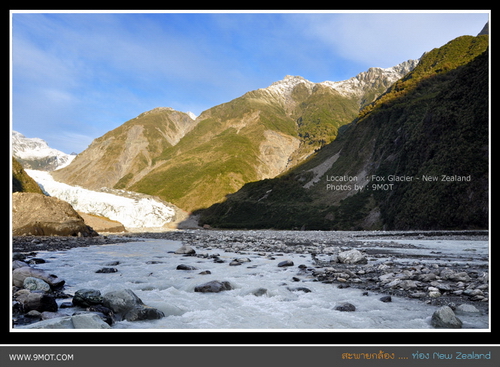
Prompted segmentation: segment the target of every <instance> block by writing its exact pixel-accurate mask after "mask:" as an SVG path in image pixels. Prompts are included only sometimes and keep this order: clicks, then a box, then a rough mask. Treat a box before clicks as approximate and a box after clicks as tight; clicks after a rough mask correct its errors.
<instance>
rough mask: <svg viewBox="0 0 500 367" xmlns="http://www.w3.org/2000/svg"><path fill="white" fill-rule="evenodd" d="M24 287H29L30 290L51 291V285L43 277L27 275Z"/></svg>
mask: <svg viewBox="0 0 500 367" xmlns="http://www.w3.org/2000/svg"><path fill="white" fill-rule="evenodd" d="M23 287H24V288H25V289H29V290H30V291H42V292H48V291H50V285H48V284H47V283H46V282H44V281H43V280H42V279H39V278H33V277H26V278H24V282H23Z"/></svg>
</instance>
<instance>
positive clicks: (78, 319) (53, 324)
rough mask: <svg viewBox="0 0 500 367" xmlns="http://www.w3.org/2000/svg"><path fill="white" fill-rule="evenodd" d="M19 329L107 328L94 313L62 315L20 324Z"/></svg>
mask: <svg viewBox="0 0 500 367" xmlns="http://www.w3.org/2000/svg"><path fill="white" fill-rule="evenodd" d="M19 328H20V329H109V328H110V326H109V325H108V324H107V323H105V322H104V321H103V320H101V318H100V317H99V315H97V314H94V313H86V314H78V315H74V316H63V317H57V318H53V319H47V320H43V321H39V322H35V323H33V324H30V325H26V326H21V327H19Z"/></svg>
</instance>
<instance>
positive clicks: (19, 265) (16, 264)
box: [12, 260, 29, 270]
mask: <svg viewBox="0 0 500 367" xmlns="http://www.w3.org/2000/svg"><path fill="white" fill-rule="evenodd" d="M25 266H29V265H28V264H27V263H25V262H24V261H22V260H14V261H12V270H15V269H17V268H22V267H25Z"/></svg>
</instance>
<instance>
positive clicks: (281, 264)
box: [278, 260, 293, 268]
mask: <svg viewBox="0 0 500 367" xmlns="http://www.w3.org/2000/svg"><path fill="white" fill-rule="evenodd" d="M284 266H293V261H292V260H284V261H281V262H279V263H278V267H280V268H282V267H284Z"/></svg>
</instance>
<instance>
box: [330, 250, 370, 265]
mask: <svg viewBox="0 0 500 367" xmlns="http://www.w3.org/2000/svg"><path fill="white" fill-rule="evenodd" d="M337 259H338V261H339V262H340V263H343V264H366V263H367V262H368V260H367V259H366V256H365V255H364V254H362V253H361V252H360V251H358V250H356V249H352V250H349V251H344V252H341V253H339V254H338V255H337Z"/></svg>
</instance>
